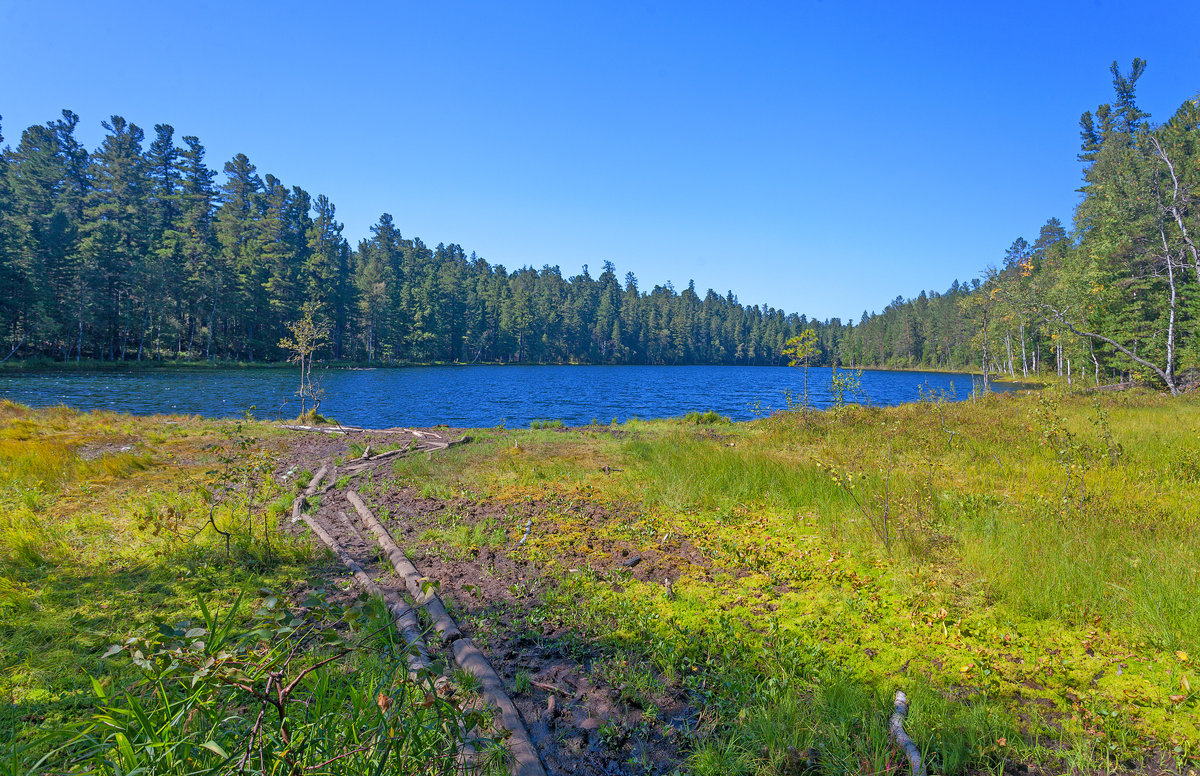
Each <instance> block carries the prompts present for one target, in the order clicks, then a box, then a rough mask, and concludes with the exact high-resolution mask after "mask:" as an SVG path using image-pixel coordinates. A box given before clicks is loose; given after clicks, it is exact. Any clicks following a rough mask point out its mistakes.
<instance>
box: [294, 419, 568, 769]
mask: <svg viewBox="0 0 1200 776" xmlns="http://www.w3.org/2000/svg"><path fill="white" fill-rule="evenodd" d="M285 428H286V427H285ZM292 428H295V427H292ZM295 430H303V431H311V430H316V429H309V428H295ZM339 433H342V434H346V435H349V434H352V433H362V434H369V433H373V432H371V431H370V430H368V429H357V428H354V429H340V430H339ZM382 433H387V434H402V433H411V434H412V439H411V440H410V441H409V442H408V444H406V445H405V446H404V447H402V448H400V449H398V450H391V451H387V452H384V453H379V454H376V455H374V456H372V455H370V447H369V445H368V446H367V449H366V452H364V454H363V456H362V457H360V458H359V459H358V460H356V461H351V462H348V463H344V464H342V465H341V466H340V467H339V466H338V465H336V464H332V463H331V464H328V465H326V466H322V467H321V468H320V469H318V471H317V473H316V474H314V475H313V479H312V480H311V481H310V482H309V485H308V487H307V488H306V489H305V491H304V493H302V494H301V495H299V496H297V497H296V499H295V500H294V501H293V505H292V521H293V522H294V523H303V524H305V525H307V526H308V527H309V528H310V529H311V530H312V531H313V533H314V534H316V535H317V537H318V538H319V539H320V540H321V541H322V543H324V544H325V545H326V546H327V547H329V549H330V550H331V551H333V553H334V555H335V556H337V558H338V559H339V560H340V561H341V562H342V564H343V565H344V566H345V567H346V568H347V569H348V570H349V571H350V572H351V575H352V576H353V578H354V580H355V583H356V584H357V585H358V587H359V588H360V589H362V590H364V591H365V592H367V593H368V594H370V595H376V596H379V597H381V598H382V599H383V600H384V601H385V602H386V603H387V605H388V608H389V609H390V610H391V612H392V616H393V618H394V620H395V623H396V627H397V630H398V631H399V632H400V634H401V635H402V637H403V638H404V639H405V641H406V642H407V643H408V644H409V645H410V654H409V657H408V666H409V672H410V674H413V675H415V674H417V673H418V672H420V671H422V670H427V669H428V667H429V665H430V659H429V654H430V650H429V647H428V645H427V642H426V637H427V636H428V635H430V634H429V632H428V631H426V630H425V629H423V628H422V627H421V625H420V622H419V619H418V617H417V611H416V610H417V609H418V608H420V609H425V610H426V612H427V613H428V615H429V619H430V620H431V622H432V631H433V633H434V634H436V636H437V637H438V642H439V646H440V647H441V648H442V649H444V650H445V651H446V652H449V653H450V654H451V655H452V656H453V659H454V661H455V662H456V663H457V664H458V666H459V667H460V668H461V669H463V670H464V671H466V672H468V673H470V674H471V675H472V676H474V677H475V678H476V679H477V680H478V682H479V692H480V695H481V696H482V697H483V698H484V700H485V701H486V702H487V703H488V704H489V705H490V706H492V707H494V708H495V709H496V710H497V711H498V715H497V720H498V722H499V723H500V725H501V726H502V727H504V728H505V729H506V730H507V731H508V732H509V738H508V745H509V749H510V751H511V753H512V755H513V760H512V767H511V772H512V773H513V774H514V776H545V774H546V770H545V767H544V765H543V763H542V761H541V757H540V755H539V753H538V751H537V748H536V747H535V746H534V744H533V741H532V739H531V737H530V735H529V731H528V729H527V727H526V725H525V721H524V719H523V718H522V717H521V713H520V711H519V710H518V709H517V707H516V706H515V705H514V704H513V702H512V700H511V699H510V698H509V697H508V694H507V693H506V692H505V690H504V685H503V682H502V681H501V679H500V677H499V676H498V675H497V673H496V672H495V670H494V669H493V668H492V666H491V664H490V663H489V662H488V660H487V658H486V657H485V656H484V655H483V653H482V652H481V651H480V650H479V649H478V647H476V646H475V644H474V643H472V642H471V640H470V639H469V638H467V637H466V636H464V635H463V633H462V631H461V630H460V629H459V628H458V625H457V623H455V622H454V620H453V618H451V617H450V615H449V613H448V612H447V611H446V608H445V606H444V605H443V603H442V601H441V599H440V598H439V597H438V595H437V592H436V591H437V585H436V583H435V582H433V581H432V580H428V579H427V578H425V577H424V576H422V575H421V573H420V571H419V570H418V569H417V568H416V566H414V565H413V564H412V563H411V562H410V561H409V560H408V558H407V557H406V556H405V555H404V552H403V550H401V549H400V547H399V546H398V545H397V544H396V543H395V540H394V539H393V538H392V536H391V534H390V532H388V530H387V528H386V527H384V525H383V524H382V523H381V522H380V521H379V520H378V519H377V518H376V517H375V516H374V514H373V513H372V512H371V511H370V509H369V508H368V507H367V505H366V503H365V502H364V501H363V500H362V498H361V497H360V496H359V495H358V494H357V493H356V492H354V491H353V490H350V489H348V488H340V487H338V483H339V478H341V477H347V476H348V477H350V478H357V477H359V476H361V475H363V474H368V473H374V472H377V471H383V470H385V469H386V467H388V466H390V464H391V463H392V461H393V460H394V459H396V458H399V457H404V456H408V455H414V454H417V453H421V452H424V453H426V455H427V456H429V457H432V455H433V454H434V453H435V452H441V451H443V450H447V449H449V448H450V447H453V446H455V445H458V444H464V443H466V442H468V441H470V439H469V437H462V438H460V439H457V440H452V439H449V438H447V437H444V436H442V435H439V434H437V433H435V432H429V431H415V430H410V429H387V430H384V431H383V432H382ZM323 482H324V485H322V483H323ZM318 493H320V495H321V502H320V507H319V509H318V510H317V512H316V514H315V515H308V514H305V513H304V509H305V507H306V506H307V503H308V500H309V499H310V498H313V497H315V496H316V495H317V494H318ZM347 507H349V508H347ZM372 539H374V541H372ZM381 556H383V557H386V558H387V559H388V561H390V563H385V562H384V561H383V560H382V558H381ZM389 566H390V568H389ZM406 592H407V593H408V595H409V597H410V598H411V600H412V603H411V604H410V603H409V602H408V601H407V600H405V596H404V593H406Z"/></svg>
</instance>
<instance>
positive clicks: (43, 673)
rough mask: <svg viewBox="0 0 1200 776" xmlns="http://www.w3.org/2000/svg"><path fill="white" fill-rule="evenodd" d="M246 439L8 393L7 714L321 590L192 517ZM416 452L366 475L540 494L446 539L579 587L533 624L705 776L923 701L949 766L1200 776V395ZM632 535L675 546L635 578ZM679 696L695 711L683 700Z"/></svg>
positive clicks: (644, 551)
mask: <svg viewBox="0 0 1200 776" xmlns="http://www.w3.org/2000/svg"><path fill="white" fill-rule="evenodd" d="M718 426H719V428H718ZM256 429H257V427H256ZM228 433H229V432H228V426H227V424H218V423H204V422H201V421H196V420H182V421H181V420H178V419H172V422H171V423H167V422H165V419H153V420H139V421H135V420H133V419H130V418H126V417H123V416H119V415H111V414H104V413H99V414H91V415H80V414H77V413H72V412H70V411H69V410H62V409H58V410H44V411H39V412H37V413H32V412H30V411H26V410H23V409H21V408H17V407H14V406H13V405H4V406H2V407H0V483H2V485H0V487H2V488H3V489H2V490H0V507H3V510H2V511H0V514H3V516H4V517H3V518H0V519H3V520H5V521H6V523H5V524H4V526H3V530H2V531H0V629H2V630H0V634H2V637H3V641H2V642H0V643H2V644H3V647H2V649H3V651H2V652H0V661H3V662H2V664H0V665H2V666H3V669H4V672H5V673H4V677H5V678H4V681H5V683H6V684H5V685H4V686H3V687H2V688H0V689H3V690H4V691H5V692H6V693H11V694H12V696H13V698H14V700H15V704H16V705H15V707H14V708H15V709H16V711H17V716H16V717H13V715H10V716H9V717H8V718H9V719H13V718H16V719H22V718H31V719H33V720H34V724H35V726H38V725H40V726H42V727H43V728H44V727H46V726H53V725H55V724H61V723H62V722H63V721H64V720H66V719H68V718H70V717H71V716H72V714H76V713H78V712H80V711H81V710H87V709H90V708H91V707H92V704H93V701H92V699H91V698H92V696H91V692H90V688H89V687H88V686H87V685H86V684H85V680H83V679H82V677H83V676H85V675H86V673H87V672H95V671H99V670H102V667H101V664H100V663H99V662H98V660H97V658H96V651H97V650H98V649H99V648H100V647H101V646H102V645H103V644H104V643H106V640H107V639H108V638H110V637H111V634H112V633H114V632H124V631H126V630H129V629H130V628H131V627H133V626H135V625H138V626H140V625H142V624H147V623H149V622H150V621H151V620H152V619H153V618H154V616H164V617H171V616H177V615H179V614H181V613H184V612H187V611H189V610H190V607H191V606H192V602H193V601H194V600H195V596H196V594H197V593H205V594H211V595H213V596H215V597H216V600H218V601H220V600H227V598H228V597H229V596H230V595H232V591H234V590H236V589H239V588H241V587H247V586H251V585H254V586H257V585H263V584H265V585H268V586H272V587H274V588H276V589H283V588H286V587H287V586H288V585H299V584H302V583H303V582H304V579H305V574H306V573H307V571H306V567H305V563H306V562H307V558H305V557H304V556H303V555H288V554H287V552H286V551H285V550H284V549H283V548H282V546H281V547H280V548H278V552H279V554H278V556H277V557H276V558H275V559H274V560H272V561H271V562H269V563H268V562H265V561H264V559H262V558H260V557H259V556H258V555H257V554H256V553H258V552H259V549H258V544H256V542H255V540H254V539H252V538H251V537H249V536H240V537H239V538H238V539H237V541H236V542H235V544H234V548H233V549H234V553H233V557H231V558H229V559H226V558H224V555H223V552H222V548H223V545H222V544H221V543H220V542H219V541H217V540H218V539H219V537H216V536H214V535H212V532H211V531H208V532H203V533H201V534H200V535H199V536H198V537H197V538H196V540H195V541H192V540H188V541H186V542H185V541H182V540H181V539H180V538H179V535H180V533H179V531H172V530H168V527H169V526H173V525H178V526H190V527H195V526H196V525H197V519H198V518H199V517H201V516H202V514H206V512H204V499H203V498H202V496H201V494H200V491H198V490H197V488H196V487H194V486H195V485H197V484H198V483H200V482H201V481H202V480H203V479H204V472H205V471H206V470H207V468H210V467H211V466H212V464H211V454H210V453H208V452H206V448H207V446H208V445H210V444H212V443H215V442H220V441H221V440H222V439H224V438H227V436H228ZM255 433H256V434H261V435H262V436H264V437H265V438H266V440H267V441H266V444H270V441H271V436H270V431H269V430H266V429H262V430H256V431H255ZM223 435H224V436H223ZM131 442H132V444H130V443H131ZM126 445H130V448H129V449H128V450H122V449H121V448H122V447H125V446H126ZM96 450H101V451H102V452H103V454H101V455H98V456H92V455H91V452H94V451H96ZM359 454H361V451H359ZM206 456H209V457H208V458H206ZM176 462H186V463H176ZM390 471H391V475H392V478H391V480H379V481H373V482H372V483H370V486H369V488H367V489H365V490H364V492H367V490H369V495H371V496H372V497H375V498H378V497H381V496H382V495H383V493H384V492H385V490H386V489H388V488H391V487H395V486H396V485H407V486H411V487H413V488H415V489H416V490H417V492H418V493H420V494H421V495H423V496H426V497H432V498H440V499H445V500H458V499H465V500H468V501H476V502H488V503H490V504H493V505H501V506H505V507H507V506H512V507H513V511H514V512H518V511H521V510H523V509H526V508H528V507H529V506H530V505H534V506H535V507H536V518H535V526H536V530H534V531H533V532H532V533H531V535H530V537H529V540H528V541H527V542H526V543H525V544H524V545H521V546H519V547H517V546H516V545H515V544H514V542H515V537H514V536H513V535H512V532H511V531H510V532H507V533H506V531H505V527H504V526H502V525H500V524H499V523H498V522H494V521H493V522H488V521H484V522H480V523H472V522H471V521H469V520H468V519H467V518H466V517H465V516H464V514H462V513H460V512H456V511H455V510H453V509H451V510H447V511H446V512H445V517H444V518H443V520H442V522H440V523H439V524H437V525H434V526H431V527H429V528H428V530H427V531H426V532H425V533H424V534H423V535H422V536H421V537H420V543H421V544H425V545H427V546H428V547H433V548H439V550H440V551H442V552H446V553H449V554H452V555H454V557H464V558H465V557H468V556H469V555H470V551H471V550H472V549H477V548H481V547H484V546H487V547H490V548H492V549H493V550H494V551H496V552H508V553H511V554H512V555H513V556H514V557H515V558H516V559H519V560H520V561H522V562H525V563H527V564H529V565H528V568H530V569H537V572H538V573H540V574H543V575H545V576H548V577H551V578H553V580H554V581H555V584H553V585H547V586H544V587H543V589H545V590H547V591H548V592H546V593H545V596H544V598H543V599H542V600H541V601H540V602H538V603H537V605H536V606H535V610H534V611H533V612H531V613H529V614H528V617H529V618H530V627H531V628H533V627H540V623H543V622H546V621H554V622H557V623H559V624H560V625H562V626H565V628H566V629H567V631H568V632H569V633H570V634H572V638H574V639H576V641H577V642H578V643H577V645H576V646H578V647H579V648H580V649H585V651H589V650H594V649H599V650H600V651H601V653H602V655H603V657H602V658H601V659H599V660H598V661H597V662H596V663H594V664H593V665H592V670H594V671H597V672H599V673H600V675H601V677H602V678H603V679H605V680H606V681H608V682H610V683H611V684H612V685H613V686H615V687H617V688H618V692H619V693H621V694H622V696H623V698H622V699H623V700H624V701H625V702H628V703H631V704H634V705H637V706H641V707H642V708H643V709H644V714H645V715H646V716H647V719H648V720H649V721H648V722H646V724H659V725H666V724H673V725H679V726H681V727H680V728H679V729H678V730H677V733H676V734H677V735H680V736H682V737H683V740H684V741H685V742H686V745H685V749H686V750H687V751H689V752H691V754H690V755H689V758H690V759H689V760H688V762H687V764H686V766H687V768H689V769H690V770H691V771H693V772H696V773H701V774H717V773H747V774H748V773H754V774H760V773H762V774H768V773H794V772H800V771H802V770H803V769H804V768H806V767H808V762H809V749H810V748H812V749H814V750H815V751H816V754H815V755H814V758H815V760H814V762H815V764H816V766H817V768H818V770H819V772H822V773H835V772H837V773H841V772H845V771H855V772H868V771H869V772H873V773H877V772H881V771H884V770H887V769H889V768H891V767H893V766H895V765H896V764H897V762H896V754H895V752H894V750H893V749H892V748H891V747H889V746H888V745H887V744H886V741H885V740H884V739H883V730H884V725H883V723H884V720H885V719H886V717H887V715H888V713H890V699H891V694H892V692H894V690H895V689H897V688H901V689H904V690H905V691H906V692H907V693H908V694H909V696H910V698H911V699H912V715H911V717H910V725H909V728H910V733H911V734H912V735H913V737H914V739H916V740H917V741H918V743H919V744H920V746H921V747H922V749H923V751H924V752H925V754H926V756H927V758H929V760H930V762H931V763H932V764H933V765H934V768H935V771H936V772H943V773H968V772H978V771H997V770H998V769H999V768H1001V767H1002V766H1003V762H1004V761H1005V760H1020V761H1024V762H1027V763H1031V764H1032V763H1039V764H1044V765H1046V766H1047V767H1049V768H1051V769H1070V770H1075V771H1086V770H1092V771H1100V770H1112V769H1114V768H1118V767H1125V766H1123V765H1122V763H1127V762H1128V761H1130V760H1132V761H1134V762H1135V763H1136V762H1142V761H1146V762H1148V763H1159V764H1161V767H1163V768H1166V769H1168V770H1178V771H1179V772H1180V773H1186V772H1187V770H1188V768H1195V767H1196V765H1197V758H1198V757H1200V753H1198V752H1197V749H1196V745H1195V742H1196V741H1198V740H1200V693H1198V692H1197V691H1198V689H1200V674H1198V672H1197V670H1196V661H1197V659H1200V617H1197V616H1196V614H1195V611H1196V609H1195V605H1194V602H1195V601H1196V600H1198V599H1200V576H1198V575H1200V563H1197V558H1200V532H1197V531H1196V530H1195V526H1196V525H1197V523H1198V520H1200V511H1198V508H1197V507H1196V504H1198V503H1200V397H1195V396H1186V397H1182V398H1179V399H1174V400H1171V399H1167V398H1164V397H1161V396H1158V395H1154V394H1150V393H1143V392H1132V393H1126V394H1119V395H1104V396H1103V397H1101V398H1099V399H1097V398H1096V397H1094V396H1090V395H1083V394H1077V393H1071V392H1069V391H1066V390H1063V389H1062V387H1061V386H1055V387H1052V388H1050V389H1048V390H1046V391H1043V392H1042V393H1040V394H1038V395H1029V396H1012V395H1009V396H1003V397H1001V396H989V397H985V398H980V399H978V400H975V401H968V402H962V403H956V404H949V403H944V402H941V401H933V400H931V401H925V402H921V403H917V404H912V405H906V406H902V407H895V408H888V409H881V408H862V407H854V406H848V407H844V408H840V409H838V410H836V411H830V412H823V413H806V414H804V415H801V414H799V413H778V414H775V415H773V416H771V417H769V418H761V419H759V420H756V421H753V422H750V423H725V422H723V421H721V420H720V419H713V418H710V417H709V414H708V413H705V414H703V415H701V414H699V413H697V416H696V417H685V418H680V419H676V420H669V421H639V420H634V421H630V422H628V423H625V424H623V425H620V426H619V427H617V428H616V429H612V428H610V427H607V426H605V427H600V426H597V425H595V424H593V425H591V426H584V427H580V428H576V429H571V430H570V433H564V432H562V431H561V430H558V428H557V427H556V426H554V425H550V426H548V427H547V426H546V425H545V424H542V427H540V428H532V429H529V430H513V431H510V430H504V429H490V430H482V431H480V432H479V433H478V434H477V435H475V441H474V442H473V443H472V444H470V445H464V446H461V447H456V448H453V449H451V450H448V451H445V452H444V453H442V454H439V455H436V456H432V457H428V458H427V457H425V456H413V457H406V458H402V459H399V460H397V461H395V462H393V464H392V466H391V467H390ZM185 474H186V478H184V477H183V476H182V475H185ZM187 478H192V479H187ZM303 479H304V476H303V473H301V475H300V476H298V477H296V481H297V482H302V481H303ZM292 485H293V486H294V485H295V483H292ZM260 503H261V504H262V508H261V510H260V513H261V514H263V515H266V516H267V517H266V520H267V522H268V524H269V521H270V520H271V519H275V518H277V517H279V516H280V515H281V514H282V511H283V510H284V509H286V490H285V489H282V488H277V489H275V490H272V489H271V488H269V487H267V486H265V485H264V489H263V491H262V493H261V498H260ZM218 519H219V524H221V525H224V526H227V527H237V525H238V520H239V518H238V517H237V516H236V514H235V513H234V512H230V511H228V510H226V511H224V512H222V511H219V512H218ZM144 526H149V528H146V527H144ZM154 526H160V530H159V531H158V532H157V533H155V531H154V528H153V527H154ZM509 527H510V528H511V526H509ZM256 530H258V531H259V533H257V534H256V536H259V537H261V536H262V534H261V528H259V529H256ZM259 541H261V538H260V539H259ZM631 553H638V554H641V555H643V556H645V557H647V558H651V559H652V560H651V562H650V563H643V565H642V566H640V567H639V568H638V569H636V570H630V569H629V568H626V567H625V566H623V565H622V564H623V560H624V559H625V558H626V557H627V554H631ZM647 568H652V569H653V573H652V574H650V575H649V576H645V574H644V572H646V569H647ZM638 574H642V575H643V576H642V577H639V576H638ZM664 578H669V580H670V582H671V587H670V589H669V591H668V588H667V587H666V586H665V585H664ZM222 597H224V598H222ZM102 603H108V604H109V606H108V608H102V607H101V604H102ZM131 613H133V614H132V615H131ZM131 618H132V620H131ZM478 637H479V639H480V641H481V643H486V640H487V631H486V628H484V627H482V626H481V628H480V630H479V633H478ZM572 643H574V642H572ZM567 646H569V645H567ZM564 648H566V647H564ZM517 681H518V682H519V683H521V686H524V679H522V678H520V677H518V680H517ZM667 687H672V688H681V689H683V690H685V691H686V692H687V693H689V697H690V698H691V702H692V703H693V704H694V705H695V707H696V708H697V709H700V710H701V711H700V713H698V714H697V715H695V716H694V717H693V718H690V719H688V720H685V721H678V720H676V721H673V722H670V723H668V722H667V721H666V720H663V719H661V718H660V716H659V713H658V694H659V693H661V692H663V688H667ZM3 724H5V723H4V722H3V721H2V720H0V725H3ZM609 733H610V735H611V737H612V738H613V740H619V739H621V738H623V736H625V734H626V731H623V730H619V729H613V730H611V731H609ZM10 737H11V734H10ZM0 738H3V736H2V735H0ZM18 738H20V736H18ZM801 760H803V762H801Z"/></svg>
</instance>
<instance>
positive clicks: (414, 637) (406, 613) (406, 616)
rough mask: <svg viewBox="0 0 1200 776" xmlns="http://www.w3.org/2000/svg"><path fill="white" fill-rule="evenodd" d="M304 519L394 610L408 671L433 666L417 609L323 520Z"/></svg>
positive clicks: (364, 586)
mask: <svg viewBox="0 0 1200 776" xmlns="http://www.w3.org/2000/svg"><path fill="white" fill-rule="evenodd" d="M301 519H302V520H304V522H305V524H307V525H308V527H309V528H311V529H312V532H313V533H315V534H316V535H317V538H319V539H320V540H321V541H322V542H324V543H325V546H327V547H328V548H329V549H330V550H332V551H333V554H334V555H336V556H337V559H338V560H340V561H341V562H342V565H344V566H345V567H346V568H347V569H349V570H350V573H351V574H352V575H353V576H354V580H355V581H356V582H357V583H358V585H359V587H361V588H362V589H363V590H364V591H366V592H367V593H368V594H369V595H374V596H379V597H380V598H382V599H383V600H384V601H385V602H386V603H387V606H388V609H389V610H390V611H391V613H392V618H393V620H394V621H395V623H396V630H397V631H399V632H400V635H401V637H402V638H403V639H404V641H405V642H406V643H407V644H408V646H409V653H408V671H409V674H410V675H414V676H415V675H416V674H418V673H420V672H422V671H426V670H428V669H429V653H428V652H427V651H426V650H425V640H424V638H423V637H422V636H421V626H420V623H419V622H418V621H417V613H416V612H415V611H413V608H412V607H411V606H409V605H408V604H406V603H404V601H403V600H402V599H401V598H400V596H399V595H397V594H396V593H395V592H394V591H388V590H384V589H383V588H381V587H380V586H379V585H378V584H376V582H375V580H373V579H371V577H370V575H369V574H367V572H366V571H364V570H363V567H362V566H360V565H358V563H357V562H356V561H355V560H354V559H353V558H351V557H350V556H349V555H348V554H347V553H346V550H345V549H343V548H342V546H341V545H340V544H338V542H337V540H336V539H334V538H333V536H331V535H330V534H329V532H328V531H326V530H325V527H324V526H322V525H321V524H320V523H319V522H317V521H316V520H314V519H313V518H311V517H309V516H308V515H302V516H301Z"/></svg>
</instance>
